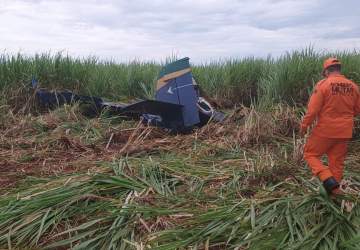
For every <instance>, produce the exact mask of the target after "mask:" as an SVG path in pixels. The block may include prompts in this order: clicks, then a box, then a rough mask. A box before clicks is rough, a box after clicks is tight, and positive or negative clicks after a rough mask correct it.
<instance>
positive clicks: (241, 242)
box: [0, 105, 360, 249]
mask: <svg viewBox="0 0 360 250" xmlns="http://www.w3.org/2000/svg"><path fill="white" fill-rule="evenodd" d="M298 123H299V118H298V115H297V110H296V108H292V107H289V106H287V105H276V106H274V107H273V108H272V109H271V110H268V111H266V112H264V111H258V110H256V109H255V108H246V107H243V106H242V107H239V108H236V109H233V110H231V111H229V112H228V119H227V120H226V121H225V122H224V123H222V124H216V123H209V124H208V125H207V126H204V127H203V128H200V129H197V130H195V131H194V133H191V134H187V135H173V134H169V133H167V132H166V131H164V130H161V129H158V128H154V127H147V126H145V125H143V124H142V123H138V122H135V121H124V120H122V119H120V118H119V117H107V116H106V115H102V116H100V117H97V118H93V119H88V118H86V117H84V116H82V114H81V112H80V108H79V106H73V107H70V106H65V107H63V108H59V109H57V110H55V111H52V112H50V113H45V114H43V115H39V116H33V115H26V116H24V115H18V114H13V113H11V112H9V113H6V115H4V116H2V120H1V125H0V127H1V139H0V147H1V158H0V159H1V161H0V166H1V167H0V171H1V177H0V180H1V181H0V183H1V186H2V187H1V193H2V194H1V199H0V246H1V247H8V248H10V247H15V248H16V247H17V248H22V247H24V246H26V247H36V248H51V249H62V248H74V249H85V248H89V249H105V248H109V249H187V248H188V249H274V248H279V249H311V248H312V249H357V248H358V247H359V244H360V236H359V234H358V231H359V227H360V221H359V218H360V217H359V213H360V208H359V203H358V199H359V191H360V177H359V176H358V174H356V172H355V171H356V169H357V168H358V166H359V164H360V156H359V155H358V154H357V150H358V149H359V147H360V142H358V141H356V140H354V141H353V142H352V143H351V146H350V147H351V149H352V152H350V155H349V157H348V160H347V164H346V165H347V171H346V175H345V181H344V185H343V188H344V189H345V190H346V195H344V196H343V197H340V198H338V199H336V200H335V201H333V200H332V199H330V197H329V196H328V195H327V194H326V193H325V191H324V190H323V189H322V188H321V185H319V184H320V183H319V182H318V180H317V179H315V178H311V176H310V171H309V170H308V169H307V168H306V166H305V165H304V163H303V162H302V159H301V155H302V153H301V150H302V145H303V140H301V139H298V138H296V133H297V128H298ZM319 187H320V189H319Z"/></svg>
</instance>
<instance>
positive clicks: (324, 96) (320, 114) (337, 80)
mask: <svg viewBox="0 0 360 250" xmlns="http://www.w3.org/2000/svg"><path fill="white" fill-rule="evenodd" d="M358 113H360V92H359V87H358V86H357V85H356V84H355V83H353V82H352V81H350V80H348V79H347V78H345V76H343V75H341V74H334V73H333V74H331V75H330V76H329V77H327V78H325V79H323V80H321V81H320V82H318V83H317V84H316V86H315V89H314V92H313V94H312V96H311V98H310V101H309V104H308V110H307V113H306V115H305V117H304V119H303V122H302V124H301V130H302V131H306V130H307V128H308V127H309V126H311V124H312V123H313V122H314V120H315V119H316V118H317V123H316V125H315V127H314V129H313V130H312V133H311V135H310V137H309V138H308V140H307V142H306V144H305V149H304V158H305V160H306V162H307V163H308V165H309V166H310V168H311V170H312V173H313V174H314V175H317V176H319V178H320V180H321V181H324V180H326V179H328V178H329V177H334V178H335V179H336V180H337V181H338V182H340V181H341V179H342V176H343V167H344V160H345V156H346V153H347V142H348V141H349V139H350V138H351V137H352V131H353V126H354V116H355V115H357V114H358ZM323 155H327V156H328V163H329V167H327V166H325V165H324V164H323V163H322V161H321V157H322V156H323Z"/></svg>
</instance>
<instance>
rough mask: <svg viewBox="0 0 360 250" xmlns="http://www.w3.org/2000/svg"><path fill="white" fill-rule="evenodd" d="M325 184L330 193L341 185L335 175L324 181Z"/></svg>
mask: <svg viewBox="0 0 360 250" xmlns="http://www.w3.org/2000/svg"><path fill="white" fill-rule="evenodd" d="M323 185H324V188H325V190H326V191H327V192H328V194H331V191H333V190H334V189H335V188H338V187H339V186H340V185H339V183H338V182H337V181H336V179H335V178H334V177H329V178H327V179H326V180H325V181H323Z"/></svg>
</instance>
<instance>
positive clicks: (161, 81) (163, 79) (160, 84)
mask: <svg viewBox="0 0 360 250" xmlns="http://www.w3.org/2000/svg"><path fill="white" fill-rule="evenodd" d="M188 72H191V68H187V69H183V70H179V71H175V72H172V73H170V74H167V75H164V76H163V77H161V78H160V79H159V80H158V81H157V84H156V90H158V89H160V88H162V87H164V86H165V85H166V82H167V81H169V80H171V79H174V78H176V77H179V76H182V75H184V74H186V73H188Z"/></svg>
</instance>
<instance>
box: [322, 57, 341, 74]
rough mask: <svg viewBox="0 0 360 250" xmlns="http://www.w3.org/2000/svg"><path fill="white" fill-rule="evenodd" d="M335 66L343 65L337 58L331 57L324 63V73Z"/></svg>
mask: <svg viewBox="0 0 360 250" xmlns="http://www.w3.org/2000/svg"><path fill="white" fill-rule="evenodd" d="M333 65H341V63H340V61H339V60H338V59H337V58H335V57H330V58H328V59H326V60H325V61H324V64H323V71H325V70H326V69H327V68H329V67H330V66H333Z"/></svg>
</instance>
